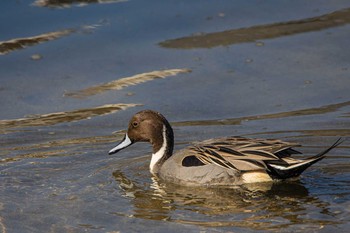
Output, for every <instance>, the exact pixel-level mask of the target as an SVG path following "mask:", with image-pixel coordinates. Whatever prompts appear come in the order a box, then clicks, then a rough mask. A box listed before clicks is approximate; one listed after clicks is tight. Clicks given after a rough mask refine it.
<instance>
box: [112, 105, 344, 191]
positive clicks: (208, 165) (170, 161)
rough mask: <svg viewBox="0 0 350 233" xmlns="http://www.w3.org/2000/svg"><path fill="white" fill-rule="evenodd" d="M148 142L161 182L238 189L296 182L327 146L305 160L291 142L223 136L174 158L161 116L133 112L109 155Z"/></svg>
mask: <svg viewBox="0 0 350 233" xmlns="http://www.w3.org/2000/svg"><path fill="white" fill-rule="evenodd" d="M139 141H141V142H150V143H151V144H152V146H153V154H152V159H151V163H150V171H151V173H152V174H154V175H155V176H157V177H159V178H160V179H163V180H165V181H170V182H173V183H177V184H182V185H225V186H227V185H241V184H246V183H255V182H268V181H273V180H285V179H289V178H295V177H298V176H299V175H300V174H301V173H302V172H303V171H304V170H305V169H306V168H308V167H309V166H311V165H312V164H314V163H316V162H317V161H320V160H321V159H323V158H324V157H325V154H326V153H327V152H329V151H330V150H331V149H333V148H335V147H336V146H338V145H339V144H340V143H341V141H340V139H338V140H337V141H336V142H335V143H334V144H333V145H332V146H331V147H329V148H328V149H326V150H324V151H322V152H320V153H319V154H317V155H315V156H313V157H310V158H307V159H303V160H300V159H295V158H292V157H291V155H293V154H301V153H300V152H298V151H296V150H294V149H292V147H294V146H300V145H298V144H295V143H289V142H283V141H281V140H275V139H250V138H244V137H226V138H218V139H209V140H206V141H203V142H200V143H197V144H194V145H192V146H189V147H187V148H185V149H182V150H180V151H178V152H177V153H175V154H173V148H174V134H173V130H172V128H171V126H170V124H169V122H168V121H167V120H166V119H165V117H164V116H163V115H161V114H160V113H158V112H155V111H152V110H144V111H141V112H138V113H136V114H135V115H134V116H133V117H132V118H131V120H130V122H129V126H128V130H127V133H126V134H125V137H124V139H123V140H122V141H121V142H120V143H119V144H118V145H117V146H116V147H114V148H113V149H112V150H110V151H109V154H114V153H117V152H118V151H120V150H122V149H124V148H126V147H128V146H130V145H132V144H133V143H135V142H139Z"/></svg>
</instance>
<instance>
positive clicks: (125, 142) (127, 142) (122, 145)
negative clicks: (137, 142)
mask: <svg viewBox="0 0 350 233" xmlns="http://www.w3.org/2000/svg"><path fill="white" fill-rule="evenodd" d="M131 144H132V141H131V140H130V138H129V137H128V134H125V137H124V139H123V140H122V141H121V142H120V143H119V144H118V145H117V146H116V147H114V148H113V149H112V150H110V151H109V152H108V154H110V155H111V154H115V153H117V152H118V151H120V150H122V149H124V148H126V147H128V146H130V145H131Z"/></svg>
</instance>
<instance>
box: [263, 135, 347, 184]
mask: <svg viewBox="0 0 350 233" xmlns="http://www.w3.org/2000/svg"><path fill="white" fill-rule="evenodd" d="M341 139H342V138H339V139H338V140H337V141H336V142H335V143H334V144H333V145H332V146H330V147H329V148H327V149H326V150H324V151H322V152H320V153H318V154H317V155H315V156H312V157H310V158H308V159H305V160H303V161H302V162H300V163H298V164H293V165H290V166H280V165H276V164H266V165H267V167H268V168H269V174H270V175H271V176H272V177H273V178H276V179H288V178H292V177H298V176H299V175H300V174H301V173H302V172H303V171H305V170H306V169H307V168H308V167H310V166H311V165H312V164H314V163H316V162H318V161H320V160H322V159H323V158H325V155H326V154H327V153H328V152H329V151H330V150H332V149H334V148H335V147H337V146H339V145H340V144H341V143H343V142H344V141H345V140H341Z"/></svg>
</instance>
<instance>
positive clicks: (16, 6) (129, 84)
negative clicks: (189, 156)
mask: <svg viewBox="0 0 350 233" xmlns="http://www.w3.org/2000/svg"><path fill="white" fill-rule="evenodd" d="M349 7H350V5H349V3H348V1H340V0H339V1H331V2H329V1H313V2H308V3H305V1H278V2H261V1H249V3H248V2H246V1H235V2H234V3H233V2H232V1H216V2H215V3H214V2H213V1H201V2H200V3H199V2H192V1H191V2H188V1H136V0H135V1H133V0H130V1H119V0H109V1H102V0H101V1H83V0H81V1H72V0H71V1H63V0H62V1H50V0H37V1H34V0H21V1H1V3H0V9H2V11H3V12H2V14H1V15H0V19H2V20H0V71H1V72H0V96H1V98H0V106H1V111H0V232H3V233H5V232H164V231H167V232H260V231H266V232H271V231H272V232H273V231H276V232H334V231H337V232H347V231H348V229H349V227H350V217H349V216H350V188H349V187H350V153H349V151H350V150H349V149H350V141H349V140H350V139H348V138H349V136H350V118H349V117H350V92H349V88H350V73H349V70H350V67H349V60H350V50H349V49H348V38H349V32H350V30H349V25H348V24H349V21H350V20H349V18H350V11H349ZM5 9H6V10H5ZM145 108H148V109H155V110H158V111H160V112H162V113H163V114H164V115H165V116H166V117H167V118H168V119H169V121H170V122H171V124H172V125H173V127H174V132H175V138H176V144H175V146H176V149H180V148H182V147H184V146H187V145H189V144H190V143H191V142H193V141H200V140H204V139H208V138H213V137H221V136H228V135H240V136H249V137H257V138H258V137H262V138H279V139H283V140H286V141H290V142H298V143H301V144H302V145H303V146H302V147H301V148H300V150H301V151H302V152H304V153H305V155H306V156H310V155H314V154H317V153H318V152H319V151H321V150H323V149H324V148H326V147H327V146H329V145H331V144H332V143H334V142H335V141H336V140H337V139H338V138H339V137H342V138H344V139H347V140H346V141H345V142H344V143H343V144H341V145H340V146H339V147H338V148H336V149H334V150H333V151H332V152H331V153H329V156H328V157H327V158H326V159H324V160H322V161H321V162H319V163H317V164H315V165H314V166H312V167H311V168H310V169H308V170H307V171H306V172H305V173H304V174H303V176H302V177H301V178H300V180H298V181H293V182H292V181H288V182H279V183H273V184H255V185H246V186H243V187H232V188H210V187H202V188H197V187H196V188H191V187H181V186H177V185H174V184H169V183H163V182H161V181H159V180H157V179H156V178H155V177H152V176H151V174H150V173H149V168H148V167H149V161H150V153H151V148H150V146H149V145H148V144H142V143H140V144H136V145H133V146H132V147H130V148H128V149H127V150H125V151H122V152H120V153H118V154H117V155H115V156H109V155H108V154H107V153H108V150H109V149H111V148H112V147H113V146H114V145H115V143H116V142H117V141H119V140H120V139H121V138H122V136H123V134H124V132H125V131H124V130H125V128H126V126H127V122H128V120H129V118H130V117H131V116H132V115H133V114H134V113H135V112H136V111H139V110H141V109H145Z"/></svg>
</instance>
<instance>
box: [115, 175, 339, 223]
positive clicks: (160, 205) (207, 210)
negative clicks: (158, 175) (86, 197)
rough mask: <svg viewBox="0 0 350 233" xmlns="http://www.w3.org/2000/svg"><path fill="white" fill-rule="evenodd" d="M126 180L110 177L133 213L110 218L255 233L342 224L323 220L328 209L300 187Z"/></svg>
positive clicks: (281, 183) (328, 213) (266, 184)
mask: <svg viewBox="0 0 350 233" xmlns="http://www.w3.org/2000/svg"><path fill="white" fill-rule="evenodd" d="M129 172H130V171H129ZM129 172H128V173H129ZM125 174H126V173H124V172H123V171H121V170H117V171H115V172H114V173H113V176H114V178H115V180H116V182H117V184H118V186H119V188H120V192H121V194H122V195H123V196H124V197H125V198H127V199H129V200H130V202H131V203H132V205H133V213H132V214H126V213H120V212H114V213H113V214H116V215H122V216H127V217H131V218H142V219H152V220H163V221H164V220H165V221H170V222H179V223H184V224H191V225H200V226H210V227H218V226H221V227H225V226H234V227H244V228H250V229H255V230H280V229H283V228H287V227H289V226H291V225H293V224H314V225H315V228H318V227H321V226H323V225H325V224H327V225H332V224H339V223H340V222H341V220H339V221H337V220H334V219H332V220H327V219H329V218H327V216H332V217H334V213H332V212H331V211H330V210H329V203H327V202H324V201H321V200H320V199H318V198H317V197H315V196H313V195H310V193H309V191H308V189H307V188H306V187H305V186H304V185H303V184H302V183H301V182H300V181H295V182H279V183H265V184H255V185H249V186H242V187H235V188H224V187H221V188H208V187H203V188H195V189H194V188H192V187H184V186H177V185H173V184H167V183H162V182H159V181H157V180H156V179H155V178H152V182H151V184H150V185H147V184H144V183H141V182H140V183H139V182H138V181H137V180H138V179H140V178H139V177H138V176H140V175H141V174H140V173H132V174H133V175H134V177H133V178H128V177H127V176H126V175H125ZM132 179H135V180H132ZM310 208H313V209H317V211H318V212H319V213H320V216H319V218H309V216H308V209H310ZM208 216H210V219H208Z"/></svg>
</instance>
